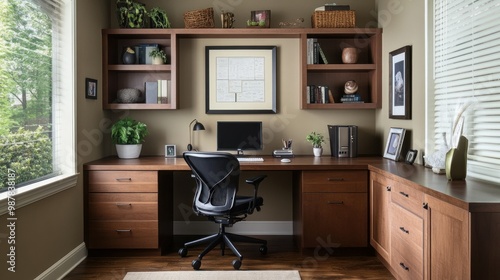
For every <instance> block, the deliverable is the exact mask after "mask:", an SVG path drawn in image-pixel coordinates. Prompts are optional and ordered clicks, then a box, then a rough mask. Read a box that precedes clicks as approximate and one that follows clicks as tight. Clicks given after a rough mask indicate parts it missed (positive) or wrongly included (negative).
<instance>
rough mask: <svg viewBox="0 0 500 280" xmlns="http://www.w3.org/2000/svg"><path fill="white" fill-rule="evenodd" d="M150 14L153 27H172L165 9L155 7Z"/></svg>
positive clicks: (150, 22)
mask: <svg viewBox="0 0 500 280" xmlns="http://www.w3.org/2000/svg"><path fill="white" fill-rule="evenodd" d="M148 15H149V24H150V26H151V28H170V21H169V20H168V17H167V13H166V12H165V11H164V10H162V9H160V8H158V7H154V8H152V9H151V10H150V11H149V13H148Z"/></svg>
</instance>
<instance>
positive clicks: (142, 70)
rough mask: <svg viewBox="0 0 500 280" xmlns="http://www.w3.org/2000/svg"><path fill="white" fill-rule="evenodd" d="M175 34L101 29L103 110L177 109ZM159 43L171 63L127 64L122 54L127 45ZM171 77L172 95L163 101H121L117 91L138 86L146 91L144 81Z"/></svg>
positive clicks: (168, 30) (150, 30) (137, 87)
mask: <svg viewBox="0 0 500 280" xmlns="http://www.w3.org/2000/svg"><path fill="white" fill-rule="evenodd" d="M173 34H174V33H173V32H172V30H170V29H106V30H103V31H102V48H103V50H102V82H103V85H102V89H103V97H102V108H103V109H177V107H178V100H177V90H176V89H177V75H176V74H177V71H176V65H177V63H176V61H177V55H176V53H177V51H176V40H175V36H174V35H173ZM141 44H158V45H159V46H160V48H162V49H163V50H164V51H165V52H166V54H167V57H168V63H167V64H163V65H152V64H124V63H123V62H122V55H123V53H124V51H125V49H126V48H127V47H134V46H137V45H141ZM158 80H170V81H171V82H170V94H169V95H170V96H168V99H167V103H164V104H146V103H120V102H118V101H117V92H118V90H119V89H123V88H136V89H139V90H141V91H142V92H143V93H144V85H145V82H157V81H158Z"/></svg>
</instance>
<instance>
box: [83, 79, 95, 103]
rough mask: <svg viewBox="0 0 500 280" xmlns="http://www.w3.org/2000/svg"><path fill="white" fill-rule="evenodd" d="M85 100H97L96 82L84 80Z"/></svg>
mask: <svg viewBox="0 0 500 280" xmlns="http://www.w3.org/2000/svg"><path fill="white" fill-rule="evenodd" d="M85 98H87V99H97V80H95V79H90V78H85Z"/></svg>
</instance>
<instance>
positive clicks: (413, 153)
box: [405, 150, 418, 164]
mask: <svg viewBox="0 0 500 280" xmlns="http://www.w3.org/2000/svg"><path fill="white" fill-rule="evenodd" d="M417 154H418V151H417V150H408V153H406V158H405V162H406V163H408V164H413V162H414V161H415V159H416V158H417Z"/></svg>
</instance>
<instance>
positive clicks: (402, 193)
mask: <svg viewBox="0 0 500 280" xmlns="http://www.w3.org/2000/svg"><path fill="white" fill-rule="evenodd" d="M399 193H400V194H401V195H402V196H405V197H409V196H410V195H408V194H407V193H405V192H399Z"/></svg>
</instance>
